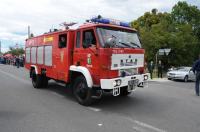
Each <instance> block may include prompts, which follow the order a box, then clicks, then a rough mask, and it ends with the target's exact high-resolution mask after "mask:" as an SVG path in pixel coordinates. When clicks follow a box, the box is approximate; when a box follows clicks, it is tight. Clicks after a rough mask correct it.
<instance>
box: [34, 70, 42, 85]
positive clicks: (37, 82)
mask: <svg viewBox="0 0 200 132" xmlns="http://www.w3.org/2000/svg"><path fill="white" fill-rule="evenodd" d="M31 80H32V84H33V87H34V88H38V89H39V88H41V87H42V76H41V75H39V74H36V72H35V70H32V73H31Z"/></svg>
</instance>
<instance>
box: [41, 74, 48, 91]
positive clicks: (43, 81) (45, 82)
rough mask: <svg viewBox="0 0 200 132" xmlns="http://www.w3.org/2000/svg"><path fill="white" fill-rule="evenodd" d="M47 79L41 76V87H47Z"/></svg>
mask: <svg viewBox="0 0 200 132" xmlns="http://www.w3.org/2000/svg"><path fill="white" fill-rule="evenodd" d="M48 82H49V79H48V78H47V77H46V76H42V87H43V88H47V87H48Z"/></svg>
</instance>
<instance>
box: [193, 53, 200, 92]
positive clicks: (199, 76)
mask: <svg viewBox="0 0 200 132" xmlns="http://www.w3.org/2000/svg"><path fill="white" fill-rule="evenodd" d="M192 70H193V72H194V74H196V83H195V90H196V95H197V96H199V81H200V54H199V59H198V60H196V62H195V63H194V65H193V67H192Z"/></svg>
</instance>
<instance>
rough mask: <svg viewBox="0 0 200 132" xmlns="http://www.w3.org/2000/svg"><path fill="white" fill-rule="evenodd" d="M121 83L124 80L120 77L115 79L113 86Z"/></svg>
mask: <svg viewBox="0 0 200 132" xmlns="http://www.w3.org/2000/svg"><path fill="white" fill-rule="evenodd" d="M121 84H122V80H121V79H118V80H115V81H113V86H114V87H116V86H120V85H121Z"/></svg>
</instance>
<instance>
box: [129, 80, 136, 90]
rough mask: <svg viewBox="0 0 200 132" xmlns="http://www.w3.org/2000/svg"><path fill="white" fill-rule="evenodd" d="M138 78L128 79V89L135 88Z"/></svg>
mask: <svg viewBox="0 0 200 132" xmlns="http://www.w3.org/2000/svg"><path fill="white" fill-rule="evenodd" d="M137 83H138V80H130V81H128V91H132V90H134V89H135V88H136V86H137Z"/></svg>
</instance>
